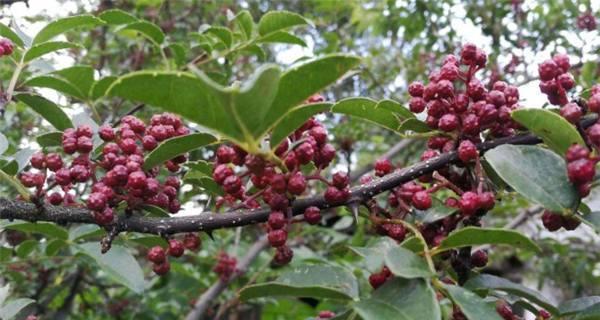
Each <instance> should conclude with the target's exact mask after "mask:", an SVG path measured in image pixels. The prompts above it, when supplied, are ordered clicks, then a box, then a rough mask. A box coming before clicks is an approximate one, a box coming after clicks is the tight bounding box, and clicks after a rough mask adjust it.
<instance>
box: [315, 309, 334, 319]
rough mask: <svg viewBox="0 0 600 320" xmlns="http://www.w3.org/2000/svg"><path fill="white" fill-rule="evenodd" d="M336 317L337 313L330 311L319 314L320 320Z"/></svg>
mask: <svg viewBox="0 0 600 320" xmlns="http://www.w3.org/2000/svg"><path fill="white" fill-rule="evenodd" d="M333 317H335V313H334V312H333V311H329V310H323V311H320V312H319V315H318V318H320V319H331V318H333Z"/></svg>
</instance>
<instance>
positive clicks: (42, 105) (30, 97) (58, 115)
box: [15, 93, 73, 131]
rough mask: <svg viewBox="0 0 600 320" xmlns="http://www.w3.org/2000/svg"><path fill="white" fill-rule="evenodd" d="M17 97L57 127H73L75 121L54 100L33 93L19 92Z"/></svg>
mask: <svg viewBox="0 0 600 320" xmlns="http://www.w3.org/2000/svg"><path fill="white" fill-rule="evenodd" d="M15 98H16V99H17V100H19V101H21V102H23V103H25V104H26V105H28V106H29V107H31V108H32V109H33V110H34V111H35V112H37V113H39V114H40V115H41V116H42V117H43V118H44V119H45V120H46V121H48V122H50V124H52V125H53V126H54V127H55V128H56V129H58V130H61V131H63V130H65V129H68V128H72V127H73V123H72V122H71V120H70V119H69V117H68V116H67V114H66V113H65V112H64V111H63V110H62V109H61V108H60V107H59V106H57V105H56V104H54V102H52V101H50V100H47V99H46V98H43V97H42V96H38V95H36V94H31V93H19V94H16V95H15Z"/></svg>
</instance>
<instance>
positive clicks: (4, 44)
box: [0, 38, 15, 56]
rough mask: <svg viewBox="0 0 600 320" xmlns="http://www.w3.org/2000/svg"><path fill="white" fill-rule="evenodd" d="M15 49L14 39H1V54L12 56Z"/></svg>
mask: <svg viewBox="0 0 600 320" xmlns="http://www.w3.org/2000/svg"><path fill="white" fill-rule="evenodd" d="M14 49H15V46H14V45H13V43H12V41H10V39H7V38H2V39H0V56H10V55H11V54H12V53H13V51H14Z"/></svg>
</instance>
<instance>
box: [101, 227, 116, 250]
mask: <svg viewBox="0 0 600 320" xmlns="http://www.w3.org/2000/svg"><path fill="white" fill-rule="evenodd" d="M118 235H119V231H118V230H117V228H116V227H113V228H112V229H110V231H109V232H108V233H107V234H106V236H104V238H102V240H101V241H100V244H101V246H102V249H101V252H102V253H103V254H104V253H107V252H108V250H110V248H111V246H112V242H113V240H115V238H116V237H117V236H118Z"/></svg>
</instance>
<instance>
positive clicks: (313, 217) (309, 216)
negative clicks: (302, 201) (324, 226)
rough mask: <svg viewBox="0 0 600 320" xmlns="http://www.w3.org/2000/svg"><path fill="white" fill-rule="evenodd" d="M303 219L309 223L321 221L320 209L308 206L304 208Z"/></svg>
mask: <svg viewBox="0 0 600 320" xmlns="http://www.w3.org/2000/svg"><path fill="white" fill-rule="evenodd" d="M304 220H305V221H306V222H307V223H309V224H318V223H319V222H321V209H319V208H317V207H308V208H306V209H305V210H304Z"/></svg>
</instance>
